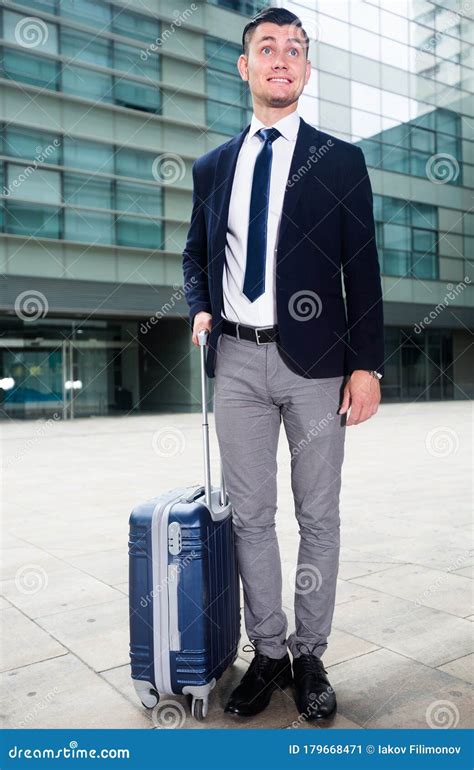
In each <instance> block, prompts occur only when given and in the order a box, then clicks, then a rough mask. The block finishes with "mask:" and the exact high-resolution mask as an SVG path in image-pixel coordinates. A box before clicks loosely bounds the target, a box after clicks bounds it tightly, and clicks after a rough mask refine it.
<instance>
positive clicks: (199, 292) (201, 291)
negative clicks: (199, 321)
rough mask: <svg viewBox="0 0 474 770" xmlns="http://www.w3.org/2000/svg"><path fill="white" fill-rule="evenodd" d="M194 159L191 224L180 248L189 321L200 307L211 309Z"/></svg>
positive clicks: (206, 309)
mask: <svg viewBox="0 0 474 770" xmlns="http://www.w3.org/2000/svg"><path fill="white" fill-rule="evenodd" d="M197 176H198V175H197V171H196V161H195V162H194V164H193V209H192V214H191V225H190V228H189V232H188V237H187V240H186V246H185V248H184V251H183V273H184V295H185V297H186V302H187V303H188V305H189V323H190V326H191V329H192V328H193V321H194V316H195V315H196V313H199V312H200V311H202V310H205V311H206V312H207V313H211V312H212V308H211V299H210V296H209V284H208V269H207V265H208V263H207V233H206V221H205V218H204V207H205V205H206V204H205V200H204V198H203V197H201V194H200V191H199V188H198V179H197Z"/></svg>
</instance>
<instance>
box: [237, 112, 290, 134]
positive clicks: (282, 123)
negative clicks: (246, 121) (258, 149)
mask: <svg viewBox="0 0 474 770" xmlns="http://www.w3.org/2000/svg"><path fill="white" fill-rule="evenodd" d="M299 125H300V116H299V115H298V111H297V110H295V111H294V112H290V114H289V115H286V117H284V118H281V119H280V120H278V121H277V122H276V123H274V124H273V128H277V129H278V130H279V132H280V134H281V135H282V136H284V137H285V139H288V140H289V141H295V139H296V136H297V134H298V129H299ZM261 128H270V126H265V124H264V123H262V121H261V120H259V119H258V118H257V117H255V113H254V114H253V115H252V120H251V123H250V129H249V132H248V135H247V141H248V140H249V139H252V137H253V136H255V134H256V133H257V131H259V130H260V129H261Z"/></svg>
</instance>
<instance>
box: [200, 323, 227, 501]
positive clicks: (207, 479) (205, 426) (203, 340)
mask: <svg viewBox="0 0 474 770" xmlns="http://www.w3.org/2000/svg"><path fill="white" fill-rule="evenodd" d="M197 336H198V340H199V350H200V353H201V402H202V440H203V449H204V491H205V495H206V503H207V505H208V506H209V510H211V511H212V498H211V491H212V486H211V461H210V456H209V423H208V421H207V374H206V345H207V339H208V336H209V332H208V331H207V330H206V329H203V330H202V331H200V332H198V335H197ZM226 502H227V492H226V487H225V479H224V470H223V467H222V460H221V488H220V504H221V505H225V504H226Z"/></svg>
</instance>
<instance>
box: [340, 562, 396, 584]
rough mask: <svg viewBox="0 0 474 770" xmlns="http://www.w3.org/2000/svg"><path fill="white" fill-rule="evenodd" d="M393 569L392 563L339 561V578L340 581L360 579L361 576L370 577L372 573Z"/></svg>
mask: <svg viewBox="0 0 474 770" xmlns="http://www.w3.org/2000/svg"><path fill="white" fill-rule="evenodd" d="M390 567H393V562H384V561H380V562H371V561H364V560H363V559H360V560H353V561H340V563H339V578H340V579H341V580H350V579H351V578H356V577H361V576H362V575H372V574H373V573H374V572H382V571H383V570H385V569H390Z"/></svg>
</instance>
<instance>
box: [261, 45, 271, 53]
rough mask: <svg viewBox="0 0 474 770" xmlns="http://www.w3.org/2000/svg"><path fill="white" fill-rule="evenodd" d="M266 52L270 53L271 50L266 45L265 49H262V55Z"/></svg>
mask: <svg viewBox="0 0 474 770" xmlns="http://www.w3.org/2000/svg"><path fill="white" fill-rule="evenodd" d="M267 51H271V48H269V47H268V45H266V46H265V48H262V52H263V53H266V52H267Z"/></svg>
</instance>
